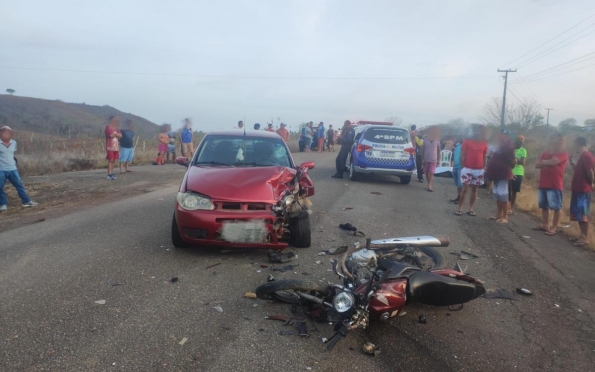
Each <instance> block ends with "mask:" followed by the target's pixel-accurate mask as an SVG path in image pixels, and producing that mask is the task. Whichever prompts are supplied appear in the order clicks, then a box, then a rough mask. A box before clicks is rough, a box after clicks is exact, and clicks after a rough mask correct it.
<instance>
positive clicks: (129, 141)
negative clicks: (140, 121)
mask: <svg viewBox="0 0 595 372" xmlns="http://www.w3.org/2000/svg"><path fill="white" fill-rule="evenodd" d="M124 127H125V129H122V130H120V132H122V138H120V173H126V172H132V171H131V170H130V163H132V159H133V158H134V123H133V122H132V120H130V119H128V120H126V123H125V125H124Z"/></svg>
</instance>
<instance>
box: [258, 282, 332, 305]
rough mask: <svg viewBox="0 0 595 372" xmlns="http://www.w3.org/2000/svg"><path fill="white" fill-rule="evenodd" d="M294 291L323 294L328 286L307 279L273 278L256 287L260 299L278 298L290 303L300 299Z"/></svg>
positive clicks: (327, 289)
mask: <svg viewBox="0 0 595 372" xmlns="http://www.w3.org/2000/svg"><path fill="white" fill-rule="evenodd" d="M295 291H301V292H310V294H312V292H314V295H316V294H321V295H325V294H327V293H328V292H329V286H328V284H324V283H320V282H318V281H315V280H308V279H284V280H274V281H272V282H268V283H265V284H261V285H259V286H258V287H257V288H256V296H257V297H258V298H260V299H261V300H278V301H283V302H288V303H290V304H291V303H294V302H297V301H298V300H299V299H300V297H299V296H298V295H297V294H295ZM317 297H319V296H317Z"/></svg>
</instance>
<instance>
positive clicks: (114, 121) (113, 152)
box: [105, 116, 122, 181]
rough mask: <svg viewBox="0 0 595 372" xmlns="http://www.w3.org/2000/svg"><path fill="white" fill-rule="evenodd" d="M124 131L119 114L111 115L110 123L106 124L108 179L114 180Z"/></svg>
mask: <svg viewBox="0 0 595 372" xmlns="http://www.w3.org/2000/svg"><path fill="white" fill-rule="evenodd" d="M120 138H122V133H121V132H120V119H118V117H117V116H110V118H109V122H108V124H107V125H106V126H105V150H106V151H107V156H106V157H105V158H106V159H107V179H108V180H110V181H113V180H115V179H116V176H115V175H114V164H115V163H116V160H119V159H120V141H119V139H120Z"/></svg>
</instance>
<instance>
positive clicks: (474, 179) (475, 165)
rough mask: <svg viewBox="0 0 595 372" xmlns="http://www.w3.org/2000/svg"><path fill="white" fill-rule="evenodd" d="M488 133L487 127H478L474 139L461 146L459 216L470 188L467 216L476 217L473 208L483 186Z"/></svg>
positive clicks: (464, 142) (457, 213) (457, 212)
mask: <svg viewBox="0 0 595 372" xmlns="http://www.w3.org/2000/svg"><path fill="white" fill-rule="evenodd" d="M486 133H487V132H486V127H485V126H483V125H479V126H477V128H475V136H474V138H473V139H467V140H465V141H463V145H462V146H461V166H462V169H461V183H462V184H463V190H461V196H460V200H459V210H458V211H456V212H455V214H456V215H457V216H462V215H463V205H464V204H465V196H466V195H467V191H468V190H469V188H471V196H470V197H469V211H468V212H467V214H468V215H470V216H475V212H474V211H473V206H474V205H475V200H476V199H477V188H478V187H479V186H481V185H483V177H484V170H485V167H486V164H487V155H488V143H487V142H486Z"/></svg>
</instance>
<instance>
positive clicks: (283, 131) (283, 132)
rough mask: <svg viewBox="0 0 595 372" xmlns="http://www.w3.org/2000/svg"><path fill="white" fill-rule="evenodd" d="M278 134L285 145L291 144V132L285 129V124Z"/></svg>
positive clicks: (278, 130)
mask: <svg viewBox="0 0 595 372" xmlns="http://www.w3.org/2000/svg"><path fill="white" fill-rule="evenodd" d="M277 134H278V135H280V136H281V138H283V141H285V143H289V131H288V130H287V128H285V123H281V128H279V129H277Z"/></svg>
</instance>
